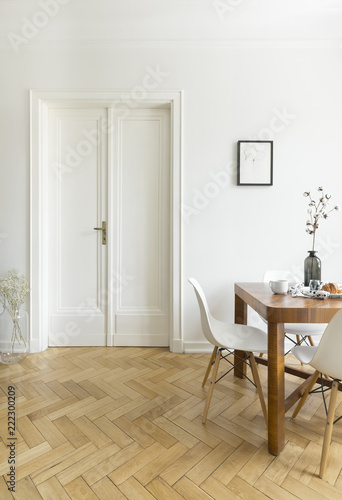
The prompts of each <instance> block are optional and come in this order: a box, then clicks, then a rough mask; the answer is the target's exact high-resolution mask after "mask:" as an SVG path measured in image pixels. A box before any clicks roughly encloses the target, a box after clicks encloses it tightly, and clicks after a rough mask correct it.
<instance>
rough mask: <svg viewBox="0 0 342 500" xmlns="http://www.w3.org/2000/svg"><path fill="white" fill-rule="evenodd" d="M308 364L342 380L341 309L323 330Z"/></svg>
mask: <svg viewBox="0 0 342 500" xmlns="http://www.w3.org/2000/svg"><path fill="white" fill-rule="evenodd" d="M336 300H339V299H336ZM310 365H312V366H313V367H314V368H315V369H316V370H318V371H320V372H321V373H326V374H327V375H329V376H330V377H332V378H336V379H339V380H342V309H341V310H340V311H339V312H337V313H336V314H335V316H334V317H333V318H332V320H331V321H330V323H329V324H328V326H327V327H326V329H325V330H324V333H323V335H322V338H321V341H320V343H319V344H318V347H317V351H316V353H315V355H314V357H313V359H312V361H311V362H310Z"/></svg>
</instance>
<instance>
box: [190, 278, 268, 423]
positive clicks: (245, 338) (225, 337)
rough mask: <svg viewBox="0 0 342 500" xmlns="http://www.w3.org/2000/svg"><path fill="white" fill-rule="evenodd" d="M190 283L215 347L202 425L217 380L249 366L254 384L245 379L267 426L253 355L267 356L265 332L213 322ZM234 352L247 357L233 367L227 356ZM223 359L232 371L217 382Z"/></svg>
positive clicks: (196, 286) (202, 298) (201, 295)
mask: <svg viewBox="0 0 342 500" xmlns="http://www.w3.org/2000/svg"><path fill="white" fill-rule="evenodd" d="M189 282H190V283H191V284H192V286H193V287H194V289H195V294H196V297H197V300H198V305H199V308H200V313H201V324H202V330H203V333H204V336H205V337H206V339H207V340H208V341H209V342H210V343H211V344H213V345H214V349H213V352H212V355H211V358H210V361H209V364H208V368H207V371H206V373H205V375H204V380H203V383H202V387H204V385H205V383H206V381H207V379H208V376H209V373H210V370H211V366H212V365H214V368H213V373H212V377H211V384H210V387H209V391H208V395H207V400H206V404H205V408H204V413H203V423H205V422H206V420H207V415H208V411H209V406H210V402H211V398H212V394H213V390H214V386H215V383H216V382H218V380H220V379H221V378H222V377H224V376H225V375H227V373H229V372H230V371H231V370H233V369H234V368H236V367H237V366H238V365H240V366H241V364H242V363H244V362H246V363H247V364H249V366H250V367H251V370H252V375H253V380H254V382H253V381H252V380H251V379H249V378H248V377H247V376H246V375H244V376H245V377H246V378H247V379H248V380H249V381H250V382H252V384H253V385H254V386H255V387H256V390H257V393H258V395H259V398H260V403H261V408H262V412H263V414H264V418H265V422H266V426H267V409H266V405H265V400H264V395H263V392H262V388H261V384H260V379H259V374H258V369H257V366H256V362H255V359H254V355H253V352H263V353H266V352H267V336H266V334H265V332H263V331H262V330H260V329H259V328H255V327H253V326H247V325H237V324H233V323H225V322H223V321H219V320H217V319H215V318H213V316H212V315H211V314H210V311H209V308H208V304H207V301H206V298H205V296H204V293H203V290H202V288H201V287H200V285H199V284H198V283H197V281H196V280H195V279H194V278H189ZM234 350H238V351H246V352H247V357H246V358H241V359H240V361H239V362H238V363H237V364H236V365H234V364H233V363H232V362H231V361H230V360H229V359H228V356H229V355H230V354H233V355H234ZM227 353H228V354H227ZM221 359H225V360H226V361H228V362H229V363H230V365H232V368H230V369H229V370H228V371H227V372H226V373H225V374H224V375H222V376H221V377H220V378H219V379H218V380H216V378H217V372H218V368H219V364H220V361H221ZM248 361H249V363H248ZM241 372H242V370H241Z"/></svg>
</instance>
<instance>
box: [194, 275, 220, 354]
mask: <svg viewBox="0 0 342 500" xmlns="http://www.w3.org/2000/svg"><path fill="white" fill-rule="evenodd" d="M189 283H191V284H192V286H193V287H194V289H195V294H196V298H197V301H198V305H199V308H200V313H201V324H202V330H203V334H204V336H205V338H206V339H207V340H208V341H209V342H210V343H211V344H213V345H216V340H215V338H214V336H213V334H212V331H211V326H210V322H211V321H212V319H213V317H212V316H211V314H210V311H209V307H208V303H207V300H206V298H205V295H204V292H203V290H202V288H201V286H200V285H199V283H198V282H197V281H196V280H195V279H194V278H189Z"/></svg>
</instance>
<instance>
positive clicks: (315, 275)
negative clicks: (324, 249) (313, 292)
mask: <svg viewBox="0 0 342 500" xmlns="http://www.w3.org/2000/svg"><path fill="white" fill-rule="evenodd" d="M308 253H309V255H308V256H307V257H306V259H305V260H304V286H309V284H310V280H319V281H321V259H320V258H319V257H317V255H316V253H317V251H316V250H309V251H308Z"/></svg>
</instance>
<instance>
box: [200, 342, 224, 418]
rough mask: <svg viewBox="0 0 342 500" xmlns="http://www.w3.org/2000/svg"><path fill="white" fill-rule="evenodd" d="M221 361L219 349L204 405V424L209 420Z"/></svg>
mask: <svg viewBox="0 0 342 500" xmlns="http://www.w3.org/2000/svg"><path fill="white" fill-rule="evenodd" d="M220 361H221V351H220V350H218V351H217V352H216V359H215V364H214V369H213V373H212V376H211V382H210V386H209V390H208V395H207V400H206V403H205V407H204V412H203V419H202V422H203V424H205V423H206V420H207V416H208V411H209V406H210V402H211V397H212V395H213V391H214V387H215V382H216V377H217V372H218V368H219V364H220Z"/></svg>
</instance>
